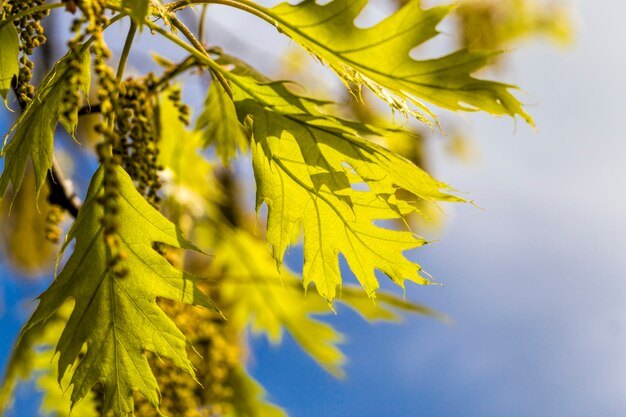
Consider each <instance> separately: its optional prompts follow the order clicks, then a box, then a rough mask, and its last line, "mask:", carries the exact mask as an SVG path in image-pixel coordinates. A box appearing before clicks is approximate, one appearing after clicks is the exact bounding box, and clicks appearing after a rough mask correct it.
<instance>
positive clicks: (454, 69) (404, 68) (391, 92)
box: [263, 0, 532, 123]
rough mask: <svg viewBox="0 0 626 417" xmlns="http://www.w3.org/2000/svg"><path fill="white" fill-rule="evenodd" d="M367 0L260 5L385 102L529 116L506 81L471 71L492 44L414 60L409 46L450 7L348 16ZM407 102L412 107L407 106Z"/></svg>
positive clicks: (431, 32)
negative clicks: (360, 20)
mask: <svg viewBox="0 0 626 417" xmlns="http://www.w3.org/2000/svg"><path fill="white" fill-rule="evenodd" d="M367 3H368V0H334V1H331V2H330V3H328V4H325V5H320V4H318V3H316V2H315V0H304V1H302V2H301V3H298V4H296V5H292V4H289V3H282V4H279V5H278V6H276V7H273V8H271V9H263V11H264V13H267V14H268V15H269V16H271V18H272V19H273V20H275V25H276V27H277V29H278V30H279V31H281V32H284V33H285V34H287V35H288V36H290V37H291V38H292V39H293V40H294V41H296V42H297V43H299V44H300V45H302V46H303V47H304V48H305V49H306V50H307V51H309V52H311V53H312V54H314V55H315V56H316V57H318V58H319V59H320V60H321V61H322V62H324V63H326V64H327V65H328V66H329V67H331V68H332V69H333V70H334V71H335V72H336V73H337V74H338V75H339V76H340V77H341V78H342V79H344V80H345V81H346V82H349V83H355V84H357V85H364V86H366V87H367V88H369V89H370V90H372V91H373V92H374V93H375V94H376V95H377V96H378V97H380V98H381V99H383V100H384V101H386V102H387V103H388V104H389V105H390V106H392V107H393V108H396V109H398V110H400V111H401V112H403V113H405V114H413V115H415V116H416V117H418V118H420V119H422V120H424V121H426V120H427V116H433V114H432V112H431V111H430V110H429V109H428V108H427V107H426V106H425V104H423V102H429V103H432V104H435V105H437V106H440V107H443V108H446V109H450V110H462V111H476V110H482V111H486V112H488V113H492V114H495V115H511V116H515V115H520V116H521V117H522V118H524V119H525V120H526V121H528V122H529V123H532V120H531V118H530V116H529V115H528V114H526V112H525V111H524V110H523V109H522V106H521V104H520V103H519V101H518V100H517V99H516V98H515V97H513V96H512V95H511V94H510V93H509V92H508V90H509V89H511V88H514V87H513V86H511V85H508V84H502V83H498V82H493V81H485V80H479V79H476V78H473V77H472V76H471V74H472V73H473V72H475V71H477V70H479V69H480V68H483V67H484V66H485V65H487V64H488V63H489V60H490V59H491V58H492V57H493V56H494V53H493V52H479V51H469V50H460V51H457V52H454V53H452V54H450V55H447V56H444V57H442V58H437V59H428V60H421V61H418V60H414V59H413V58H411V56H410V55H409V53H410V52H411V51H412V50H413V49H414V48H416V47H418V46H420V45H422V44H424V43H426V42H427V41H429V40H431V39H432V38H434V37H435V36H437V34H438V32H437V29H436V28H437V25H438V24H439V23H440V22H441V20H442V19H443V18H444V17H445V16H446V15H447V14H448V13H449V12H450V10H451V9H452V8H451V7H449V6H441V7H433V8H430V9H426V10H423V9H422V8H421V7H420V2H419V1H417V0H415V1H411V2H408V3H407V4H406V5H405V6H404V7H402V8H401V9H400V10H398V11H397V12H395V13H394V14H393V15H391V16H389V17H388V18H386V19H384V20H383V21H382V22H380V23H378V24H376V25H375V26H373V27H370V28H365V29H361V28H358V27H357V26H355V24H354V20H355V19H356V18H357V16H359V14H360V13H361V11H362V10H363V8H364V7H365V5H366V4H367ZM411 104H413V105H415V106H417V108H418V109H419V110H417V111H414V110H413V109H412V108H411Z"/></svg>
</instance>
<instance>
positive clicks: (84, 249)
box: [21, 168, 214, 417]
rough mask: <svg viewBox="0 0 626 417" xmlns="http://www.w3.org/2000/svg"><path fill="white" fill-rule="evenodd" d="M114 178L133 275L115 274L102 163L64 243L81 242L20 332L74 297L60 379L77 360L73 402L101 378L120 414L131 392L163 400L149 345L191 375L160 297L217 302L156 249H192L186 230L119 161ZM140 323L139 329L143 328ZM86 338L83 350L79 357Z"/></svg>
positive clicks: (129, 406) (107, 406)
mask: <svg viewBox="0 0 626 417" xmlns="http://www.w3.org/2000/svg"><path fill="white" fill-rule="evenodd" d="M114 175H115V178H113V179H109V180H110V181H113V182H117V183H118V184H119V187H118V191H119V194H120V196H119V198H118V211H119V214H118V223H119V224H118V232H117V233H118V235H119V240H120V250H122V251H123V252H124V253H126V255H127V259H126V260H124V261H123V262H124V265H125V266H126V267H127V269H128V275H126V276H125V277H120V276H118V275H116V274H114V273H113V271H112V270H111V267H110V263H109V261H108V260H109V259H110V258H111V253H110V249H109V246H108V245H107V244H106V242H105V237H104V233H103V226H102V217H103V214H104V213H103V207H102V205H101V204H99V203H97V201H96V200H97V199H98V198H101V197H102V196H103V192H104V187H103V177H104V170H103V169H102V168H100V169H99V170H98V171H97V172H96V173H95V175H94V177H93V179H92V183H91V185H90V188H89V192H88V194H87V198H86V200H85V203H84V205H83V207H82V208H81V209H80V212H79V214H78V217H77V219H76V221H75V223H74V225H73V226H72V228H71V229H70V232H69V235H68V238H67V240H66V243H65V247H67V245H68V244H69V243H70V242H71V241H72V240H75V241H76V243H75V248H74V251H73V253H72V255H71V256H70V258H69V259H68V261H67V263H66V264H65V267H64V268H63V270H62V271H61V273H60V274H59V276H58V277H57V278H56V279H55V281H54V282H53V283H52V285H51V286H50V288H48V290H46V291H45V292H44V293H43V294H42V295H41V296H40V302H39V305H38V307H37V310H36V311H35V312H34V314H33V316H32V317H31V318H30V320H29V321H28V323H27V324H26V326H25V328H24V330H23V333H22V336H21V337H22V338H24V337H28V335H29V332H30V331H31V329H36V328H37V327H38V326H40V325H41V324H42V323H45V322H46V321H47V320H48V319H49V318H50V317H52V316H53V315H54V314H55V312H56V311H57V310H58V309H59V308H60V307H61V306H62V305H63V304H64V303H65V302H66V300H68V299H73V300H74V302H75V305H74V309H73V311H72V314H71V315H70V317H69V320H68V322H67V325H66V326H65V329H64V330H63V333H62V334H61V338H60V340H59V343H58V345H57V351H58V352H59V353H60V355H59V379H62V378H63V376H64V375H65V373H66V371H67V370H68V367H70V366H74V367H75V370H74V375H73V376H72V379H71V384H72V385H73V386H74V389H73V391H72V395H71V402H72V404H73V405H75V404H76V403H77V402H78V401H80V400H81V399H82V398H83V397H84V396H86V395H87V394H88V393H89V391H90V390H91V388H92V387H93V386H94V385H95V384H97V383H100V384H101V385H102V387H103V392H104V404H103V409H104V413H105V414H106V413H107V412H109V411H112V412H113V413H114V414H115V416H117V417H126V416H127V415H128V414H129V413H131V412H132V411H133V399H132V396H133V392H135V391H137V392H139V393H141V394H142V395H144V396H145V397H146V398H147V399H148V401H149V402H150V403H151V404H152V405H153V406H155V407H158V403H159V399H160V395H159V390H158V386H157V382H156V380H155V378H154V375H153V373H152V370H151V369H150V366H149V364H148V360H147V358H146V352H147V351H149V352H152V353H154V354H156V355H157V356H159V357H161V358H164V359H169V360H170V361H172V363H173V364H174V365H175V366H177V367H178V368H180V369H182V370H183V371H185V372H188V373H190V374H192V375H193V373H194V372H193V368H192V366H191V363H190V361H189V360H188V358H187V353H186V351H185V344H186V342H185V336H184V335H183V334H182V333H181V332H180V331H179V330H178V328H177V327H176V326H175V325H174V324H173V323H172V321H171V320H170V319H169V318H168V317H167V316H166V315H165V313H164V312H163V311H162V310H161V309H160V308H159V307H158V305H157V303H156V299H157V297H160V298H167V299H170V300H174V301H178V302H184V303H188V304H195V305H201V306H203V307H207V308H214V306H213V303H212V302H211V301H210V300H209V299H208V298H207V297H206V296H205V295H204V294H203V293H202V292H201V291H200V290H199V289H198V288H197V287H196V285H195V282H196V281H197V280H198V278H196V277H195V276H193V275H190V274H187V273H185V272H182V271H179V270H177V269H175V268H174V267H173V266H172V265H170V263H169V262H168V261H167V260H166V259H164V258H163V257H162V256H161V255H160V254H159V253H158V252H156V251H155V250H154V249H153V244H154V243H155V242H162V243H165V244H167V245H171V246H174V247H182V248H185V249H194V247H193V245H191V244H190V243H189V242H188V241H187V240H185V238H184V237H183V236H182V235H181V233H180V231H178V230H177V229H176V227H175V226H174V225H173V224H172V223H171V222H170V221H169V220H167V219H166V218H165V217H163V216H162V215H161V214H160V213H159V212H158V211H156V210H155V209H154V208H153V207H152V206H151V205H150V204H149V203H148V202H147V201H145V200H144V198H143V197H142V196H141V195H140V194H139V193H138V192H137V190H136V189H135V186H134V185H133V182H132V180H131V178H130V177H129V176H128V174H126V172H124V170H123V169H121V168H116V169H115V171H114ZM137 329H141V330H140V331H137ZM85 345H86V348H87V350H86V353H85V355H84V357H83V358H82V359H81V360H80V361H79V363H78V364H76V363H75V362H76V360H77V357H78V355H79V354H80V352H81V350H82V349H83V347H84V346H85Z"/></svg>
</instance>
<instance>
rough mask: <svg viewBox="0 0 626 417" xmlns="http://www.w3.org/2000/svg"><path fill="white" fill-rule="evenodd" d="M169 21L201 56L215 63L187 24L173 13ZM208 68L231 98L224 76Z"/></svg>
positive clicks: (214, 69) (212, 68)
mask: <svg viewBox="0 0 626 417" xmlns="http://www.w3.org/2000/svg"><path fill="white" fill-rule="evenodd" d="M170 22H171V23H172V25H173V26H174V27H175V28H176V29H178V30H180V31H181V33H182V34H183V35H184V36H185V37H186V38H187V39H188V40H189V42H191V44H192V45H193V46H194V47H195V49H196V50H197V51H199V52H201V54H202V56H204V57H205V58H206V59H208V60H210V61H211V62H213V63H215V62H214V61H213V59H211V57H210V56H209V53H208V52H207V51H206V48H205V47H204V46H203V45H202V43H201V42H200V41H199V40H198V39H197V38H196V37H195V36H194V34H193V33H191V31H190V30H189V29H188V28H187V26H185V24H184V23H183V22H181V21H180V20H179V19H178V18H177V17H176V16H173V15H172V16H170ZM210 69H211V73H212V74H213V76H214V77H215V78H216V79H217V81H218V82H219V83H220V84H221V85H222V87H224V91H226V94H228V96H229V97H230V98H231V99H232V98H233V92H232V90H231V89H230V85H228V81H226V78H224V75H223V74H222V73H221V71H219V70H217V69H216V68H215V67H213V66H211V67H210Z"/></svg>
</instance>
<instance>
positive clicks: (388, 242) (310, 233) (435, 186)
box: [227, 73, 463, 301]
mask: <svg viewBox="0 0 626 417" xmlns="http://www.w3.org/2000/svg"><path fill="white" fill-rule="evenodd" d="M227 75H228V77H229V80H230V81H231V84H232V86H233V91H234V96H235V97H234V98H235V105H236V107H237V111H238V114H239V117H240V120H247V119H248V118H249V120H251V121H250V124H251V130H252V133H253V147H252V158H253V165H254V172H255V178H256V181H257V206H258V207H260V206H261V204H263V203H265V204H267V207H268V222H267V240H268V242H269V243H270V245H271V246H272V250H273V255H274V257H275V259H276V261H277V262H278V263H279V264H280V263H281V262H282V259H283V257H284V254H285V251H286V249H287V247H288V246H289V245H290V244H291V243H292V236H293V235H294V232H295V231H296V230H297V227H298V225H299V224H301V225H302V228H303V230H304V271H303V280H304V284H305V285H308V284H309V283H311V282H314V283H315V284H316V287H317V289H318V291H319V292H320V294H321V295H323V296H324V297H325V298H326V299H327V300H328V301H332V300H333V299H334V298H335V295H336V288H337V286H339V285H341V282H342V279H341V273H340V271H339V261H338V256H339V254H342V255H343V256H344V257H345V258H346V260H347V262H348V265H349V266H350V268H351V269H352V271H353V272H354V274H355V275H356V277H357V279H358V280H359V282H360V283H361V285H362V286H363V287H364V289H365V291H366V292H367V293H368V295H370V296H371V297H374V296H375V295H374V291H375V290H376V289H377V288H378V281H377V279H376V277H375V275H374V271H375V270H376V269H378V270H380V271H382V272H384V273H385V274H387V275H388V276H389V277H390V278H391V279H392V280H393V281H394V282H396V283H397V284H399V285H401V286H404V281H405V280H410V281H414V282H417V283H421V284H425V283H427V282H428V280H427V279H426V278H424V277H422V276H421V275H420V274H419V270H420V267H419V265H417V264H415V263H413V262H411V261H409V260H408V259H406V258H405V257H404V254H403V252H404V251H406V250H409V249H412V248H416V247H418V246H421V245H423V244H424V243H425V241H424V240H423V239H421V238H419V237H417V236H415V235H414V234H413V233H411V232H409V231H396V230H390V229H387V228H385V227H380V226H378V225H376V224H375V222H376V221H381V220H392V219H398V218H401V217H402V216H403V215H406V214H408V213H411V212H413V211H415V210H416V209H415V207H414V206H413V205H412V204H411V201H410V200H408V199H404V198H403V199H401V198H398V196H397V195H396V193H397V191H398V190H404V191H406V192H407V193H408V195H409V196H410V197H411V198H412V199H414V200H418V199H424V200H427V201H432V202H434V201H463V200H462V199H460V198H458V197H455V196H453V195H450V194H448V193H447V192H446V191H449V190H450V188H449V187H448V186H447V185H446V184H444V183H441V182H439V181H436V180H434V179H433V178H432V177H430V176H429V175H428V174H427V173H426V172H424V171H422V170H421V169H419V168H418V167H417V166H415V165H413V164H412V163H411V162H410V161H408V160H406V159H404V158H402V157H400V156H399V155H396V154H394V153H392V152H390V151H387V150H386V149H384V148H382V147H380V146H378V145H376V144H374V143H372V142H370V141H367V140H365V139H363V138H362V137H361V136H360V135H359V133H367V132H369V133H371V134H375V133H379V132H377V131H373V130H371V129H370V128H369V127H367V126H364V125H360V124H357V123H353V122H348V121H344V120H341V119H337V118H334V117H331V116H327V115H324V114H323V113H321V112H319V111H318V110H317V107H318V106H319V105H321V104H324V103H325V102H322V101H317V100H313V99H309V98H305V97H301V96H297V95H295V94H293V93H291V92H290V91H289V90H288V89H287V87H286V85H285V84H284V83H269V84H267V83H266V84H259V83H257V82H255V81H254V80H251V79H249V78H245V77H240V76H236V75H234V74H230V73H227Z"/></svg>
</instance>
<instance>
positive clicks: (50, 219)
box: [45, 204, 65, 244]
mask: <svg viewBox="0 0 626 417" xmlns="http://www.w3.org/2000/svg"><path fill="white" fill-rule="evenodd" d="M64 214H65V212H64V210H63V209H62V208H61V207H59V206H57V205H56V204H52V205H51V206H50V209H49V210H48V214H47V215H46V230H45V233H46V240H48V241H49V242H51V243H55V244H56V243H59V241H60V240H61V234H62V233H63V231H62V230H61V227H60V226H59V225H60V224H61V222H62V221H63V217H64Z"/></svg>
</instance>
